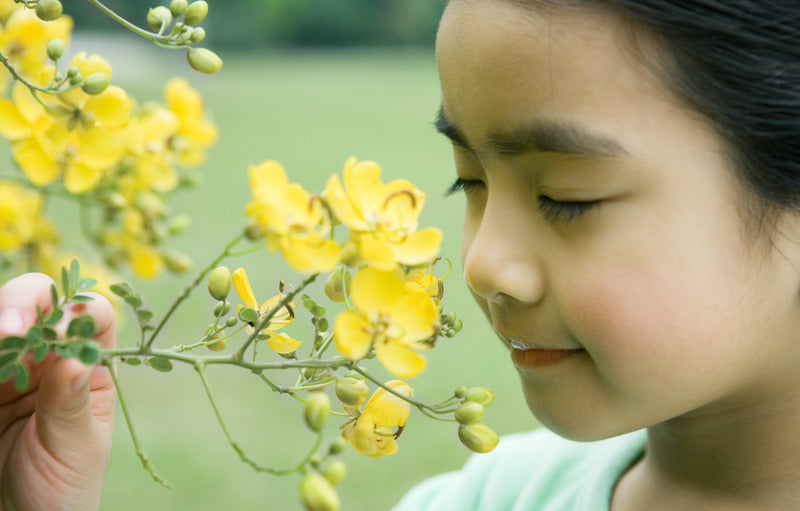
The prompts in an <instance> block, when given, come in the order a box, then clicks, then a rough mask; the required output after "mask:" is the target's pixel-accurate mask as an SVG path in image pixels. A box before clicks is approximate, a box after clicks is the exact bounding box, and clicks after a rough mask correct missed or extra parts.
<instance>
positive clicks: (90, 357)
mask: <svg viewBox="0 0 800 511" xmlns="http://www.w3.org/2000/svg"><path fill="white" fill-rule="evenodd" d="M78 359H79V360H80V361H81V362H83V363H84V364H86V365H87V366H91V365H94V364H95V363H97V361H98V360H99V359H100V345H99V344H97V343H96V342H91V343H89V342H87V343H86V344H84V345H83V346H81V350H80V351H79V352H78Z"/></svg>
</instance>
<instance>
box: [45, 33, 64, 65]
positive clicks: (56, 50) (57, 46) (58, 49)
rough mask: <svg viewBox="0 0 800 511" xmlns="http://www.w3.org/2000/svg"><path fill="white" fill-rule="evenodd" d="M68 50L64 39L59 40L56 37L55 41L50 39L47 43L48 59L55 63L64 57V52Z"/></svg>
mask: <svg viewBox="0 0 800 511" xmlns="http://www.w3.org/2000/svg"><path fill="white" fill-rule="evenodd" d="M65 49H66V45H65V44H64V40H63V39H59V38H58V37H56V38H55V39H50V41H49V42H48V43H47V58H48V59H50V60H53V61H56V60H58V59H60V58H61V56H62V55H64V50H65Z"/></svg>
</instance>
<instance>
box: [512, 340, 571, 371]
mask: <svg viewBox="0 0 800 511" xmlns="http://www.w3.org/2000/svg"><path fill="white" fill-rule="evenodd" d="M500 337H502V338H503V340H505V341H506V343H507V344H508V346H509V347H510V348H511V361H512V362H513V363H514V365H515V366H516V367H517V368H520V369H522V368H525V369H539V368H543V367H548V366H551V365H554V364H557V363H559V362H561V361H565V360H567V359H570V358H573V357H574V356H575V355H578V354H580V353H583V352H585V351H586V350H584V349H583V348H555V347H550V346H541V345H538V344H534V343H531V342H528V341H525V340H521V339H517V338H514V337H510V338H509V337H505V336H504V335H502V334H500Z"/></svg>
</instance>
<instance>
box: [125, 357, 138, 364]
mask: <svg viewBox="0 0 800 511" xmlns="http://www.w3.org/2000/svg"><path fill="white" fill-rule="evenodd" d="M123 360H124V362H125V363H126V364H128V365H129V366H138V365H141V364H142V359H140V358H136V357H128V358H125V359H123Z"/></svg>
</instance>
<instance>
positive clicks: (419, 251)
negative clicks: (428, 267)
mask: <svg viewBox="0 0 800 511" xmlns="http://www.w3.org/2000/svg"><path fill="white" fill-rule="evenodd" d="M441 245H442V231H440V230H439V229H437V228H435V227H429V228H427V229H422V230H420V231H417V232H413V233H411V234H410V235H408V236H406V238H405V240H403V242H402V243H399V244H391V245H390V246H389V248H390V249H391V251H392V254H393V255H394V257H395V258H396V259H397V260H398V261H400V262H401V263H403V264H407V265H409V266H416V265H419V264H425V263H429V262H431V261H433V260H434V259H436V256H437V255H439V249H440V247H441Z"/></svg>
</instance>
